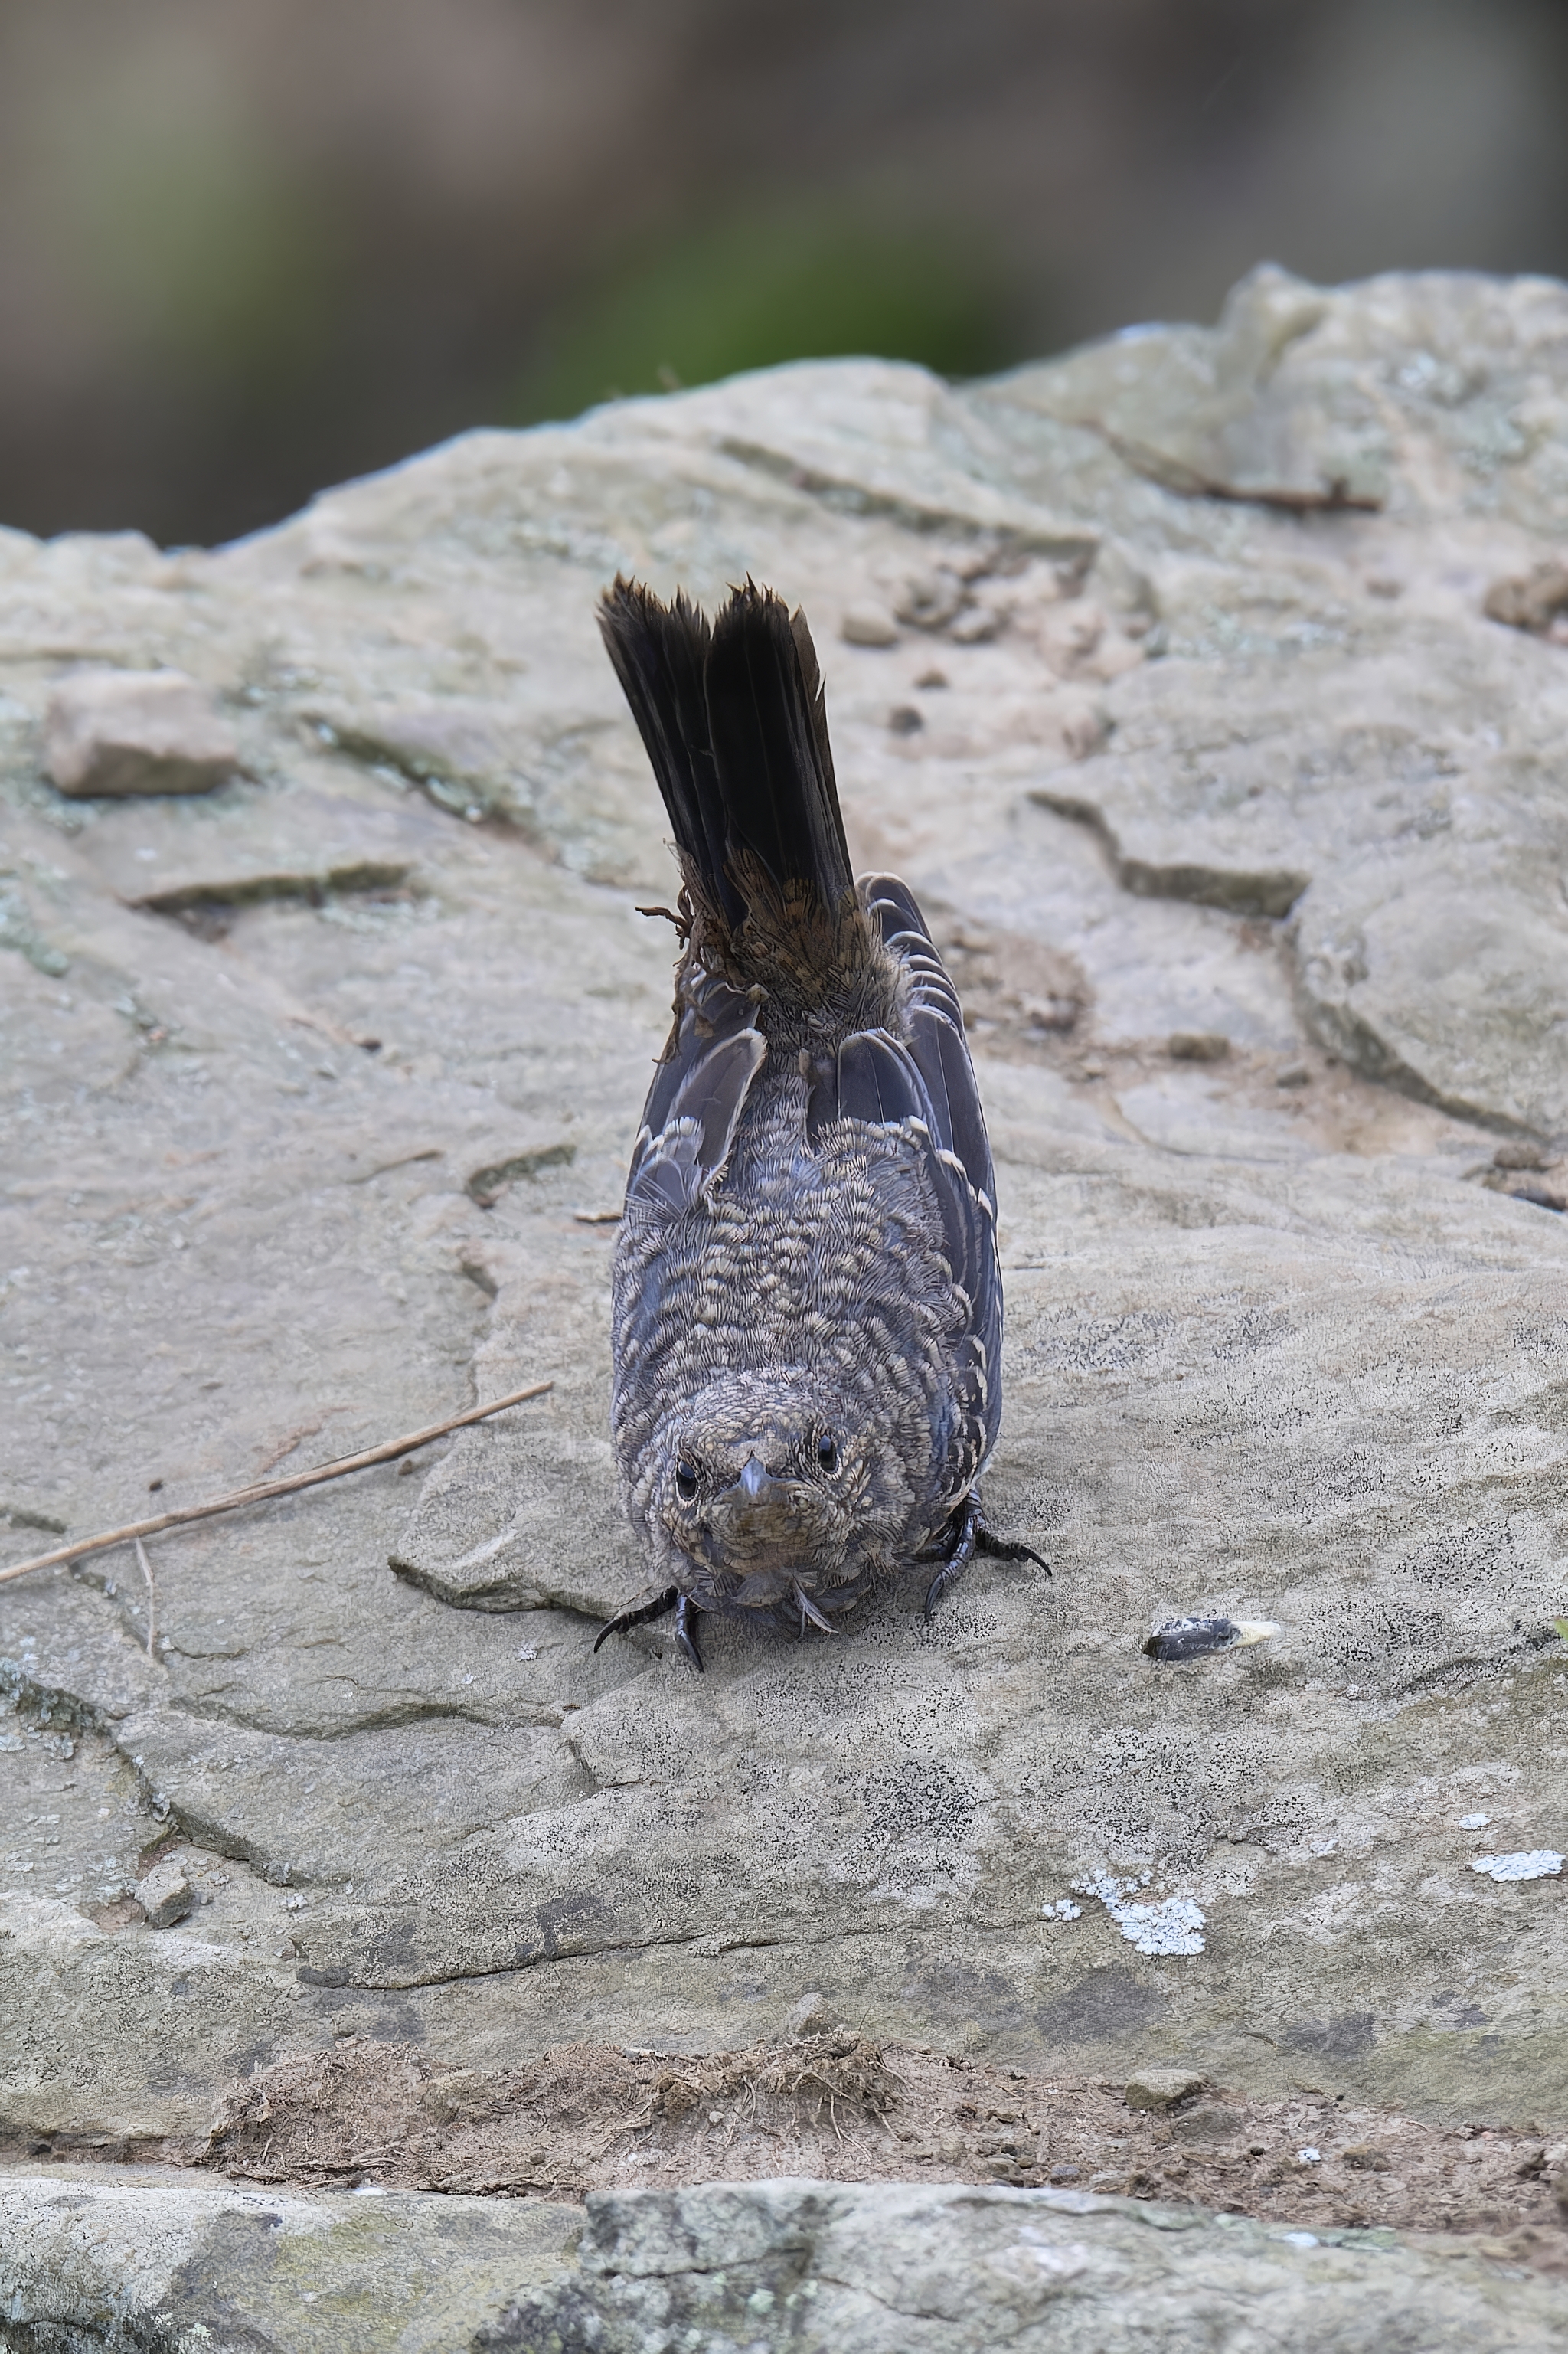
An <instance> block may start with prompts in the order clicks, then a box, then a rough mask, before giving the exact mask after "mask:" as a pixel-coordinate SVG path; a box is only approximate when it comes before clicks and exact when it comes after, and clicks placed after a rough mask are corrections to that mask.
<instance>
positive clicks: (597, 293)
mask: <svg viewBox="0 0 1568 2354" xmlns="http://www.w3.org/2000/svg"><path fill="white" fill-rule="evenodd" d="M1010 309H1011V305H1010V302H1009V300H1008V288H1007V285H1006V283H1005V281H1004V279H1003V276H1002V272H1001V267H1000V265H999V263H998V262H997V260H995V259H994V258H993V257H992V256H991V253H990V252H989V251H987V250H986V249H983V248H980V249H976V247H975V246H974V245H972V244H966V242H965V241H964V240H962V239H960V238H959V237H957V236H956V235H954V234H953V233H952V232H951V231H943V230H929V231H925V232H922V231H921V230H918V229H915V228H895V227H893V226H891V225H889V224H887V223H885V222H884V221H882V220H880V219H878V218H876V217H863V216H862V217H855V216H853V215H851V214H844V213H840V212H825V211H821V210H811V211H807V210H797V211H791V212H780V213H773V214H770V215H768V216H765V217H759V218H751V219H741V220H736V221H732V222H726V223H723V224H721V225H720V226H719V227H717V228H703V229H701V230H698V231H696V232H688V233H687V234H685V235H684V236H682V237H680V238H677V239H674V240H673V241H672V242H671V243H669V244H667V245H665V246H664V247H662V249H658V250H655V251H653V252H651V253H648V254H647V255H645V256H644V257H642V258H641V259H640V260H636V261H635V262H633V263H631V264H630V265H628V266H625V267H623V268H622V270H620V272H619V273H618V274H616V275H615V276H613V277H611V278H609V280H607V281H603V282H601V283H600V284H599V286H598V287H597V288H596V289H594V290H593V291H591V292H588V294H586V295H580V296H578V297H577V299H575V300H574V301H573V302H570V303H569V305H567V306H566V307H565V308H563V309H562V310H561V311H560V312H558V313H556V316H555V318H554V319H553V320H551V321H550V322H549V323H547V324H546V327H545V329H544V332H543V333H542V334H541V336H540V342H539V352H538V356H537V358H536V359H535V362H534V364H533V366H531V367H530V368H529V370H528V371H527V373H526V374H525V375H524V378H523V381H522V383H521V385H520V387H519V391H518V401H517V407H516V408H515V410H514V415H513V419H511V421H513V422H517V423H533V422H535V421H536V420H538V419H543V418H551V417H554V418H561V417H575V416H576V415H577V413H578V411H579V410H581V409H583V408H588V407H590V406H592V404H593V403H595V402H596V401H601V400H609V399H614V398H620V397H621V396H622V395H625V394H629V393H640V392H658V391H660V390H670V389H672V388H673V387H674V386H676V385H696V384H711V383H713V382H715V380H716V379H717V378H718V377H720V376H735V375H737V374H739V373H740V372H741V371H742V370H744V369H747V368H759V367H770V366H774V365H775V364H776V363H777V362H779V361H781V360H794V359H826V358H832V357H834V356H839V355H845V354H874V355H875V356H876V357H877V358H879V359H895V360H917V361H919V362H920V363H921V364H922V365H923V366H926V367H928V368H932V369H934V370H935V371H936V373H937V374H938V376H980V375H984V374H986V373H987V372H989V371H990V370H991V369H993V368H998V367H1001V366H1006V365H1007V363H1008V362H1009V361H1010V360H1012V359H1014V358H1017V357H1019V356H1020V353H1019V351H1018V350H1017V348H1015V336H1016V329H1014V330H1013V331H1012V333H1010V316H1009V313H1010Z"/></svg>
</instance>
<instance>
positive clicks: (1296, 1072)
mask: <svg viewBox="0 0 1568 2354" xmlns="http://www.w3.org/2000/svg"><path fill="white" fill-rule="evenodd" d="M1274 1084H1275V1086H1276V1087H1310V1086H1311V1084H1312V1074H1311V1072H1310V1071H1309V1070H1308V1068H1307V1066H1306V1064H1305V1063H1287V1065H1286V1066H1285V1068H1284V1070H1283V1071H1277V1072H1276V1074H1275V1079H1274Z"/></svg>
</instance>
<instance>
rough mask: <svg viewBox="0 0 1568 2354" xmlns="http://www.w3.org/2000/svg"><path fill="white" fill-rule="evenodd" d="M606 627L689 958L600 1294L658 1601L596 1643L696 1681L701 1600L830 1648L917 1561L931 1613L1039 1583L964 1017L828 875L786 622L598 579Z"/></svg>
mask: <svg viewBox="0 0 1568 2354" xmlns="http://www.w3.org/2000/svg"><path fill="white" fill-rule="evenodd" d="M600 626H601V628H602V630H603V632H604V640H605V644H606V646H607V648H608V650H609V658H610V661H611V662H612V663H613V664H614V666H615V671H616V674H617V676H618V677H619V679H620V684H621V685H622V687H623V688H624V689H625V692H626V698H627V701H628V702H629V703H630V705H631V710H632V715H633V716H634V717H635V719H636V721H637V725H638V726H639V728H640V729H641V735H642V740H643V743H644V744H645V745H646V747H647V749H648V757H649V758H650V760H651V761H652V765H653V773H654V776H655V778H656V779H657V780H658V784H659V790H660V792H661V793H662V796H663V801H664V807H665V809H666V811H668V813H669V819H670V823H671V826H672V828H673V832H674V837H675V852H676V856H677V858H678V859H679V862H680V869H681V893H680V898H679V902H678V905H677V907H676V909H675V910H674V911H673V913H674V919H675V922H676V924H677V927H678V929H679V933H680V938H681V943H682V947H681V955H680V960H679V963H678V965H677V967H676V972H675V1005H674V1023H673V1028H672V1030H671V1033H670V1037H669V1040H668V1043H667V1044H666V1045H665V1048H664V1051H663V1054H662V1057H661V1059H660V1063H659V1066H658V1070H657V1073H656V1075H655V1077H654V1080H653V1084H652V1088H651V1089H650V1091H649V1096H648V1101H647V1105H646V1107H645V1108H644V1110H643V1115H642V1126H641V1130H640V1132H639V1135H638V1138H637V1142H636V1145H635V1147H634V1149H633V1151H632V1156H631V1168H630V1175H629V1177H628V1181H627V1187H626V1203H625V1209H624V1214H623V1216H622V1219H621V1224H620V1235H619V1237H618V1240H617V1245H616V1257H615V1275H614V1335H613V1346H614V1361H615V1388H614V1405H613V1416H612V1421H613V1436H614V1445H615V1454H616V1460H617V1463H618V1465H619V1468H620V1479H621V1486H622V1490H623V1494H624V1497H625V1501H626V1506H627V1510H628V1511H629V1513H630V1518H631V1522H632V1524H633V1526H634V1527H635V1529H636V1530H637V1532H638V1534H639V1536H640V1537H641V1540H642V1541H643V1543H644V1544H645V1546H646V1548H647V1552H648V1554H649V1556H650V1559H651V1563H652V1568H653V1571H654V1577H655V1583H656V1587H657V1590H656V1592H654V1594H653V1596H652V1598H651V1599H644V1600H642V1601H641V1602H640V1603H637V1604H633V1605H632V1606H630V1607H628V1608H627V1609H625V1610H623V1611H622V1612H621V1613H620V1617H617V1618H614V1619H612V1620H611V1621H610V1622H609V1625H608V1626H607V1627H606V1628H604V1630H603V1633H601V1635H600V1636H599V1642H600V1643H602V1642H603V1641H604V1640H605V1638H606V1637H607V1636H609V1635H611V1634H614V1633H616V1632H618V1631H620V1630H622V1629H624V1628H630V1627H636V1626H640V1625H642V1624H644V1623H645V1622H646V1621H648V1620H650V1619H653V1618H658V1617H662V1616H663V1615H664V1614H665V1613H666V1612H669V1611H673V1612H674V1614H675V1632H676V1637H677V1638H678V1640H679V1642H680V1644H681V1646H682V1649H683V1650H684V1652H685V1654H686V1656H687V1658H688V1659H690V1660H691V1661H692V1663H693V1665H694V1667H698V1668H700V1667H701V1666H702V1657H701V1652H700V1650H699V1648H698V1641H697V1623H698V1622H697V1615H696V1614H697V1613H698V1612H700V1611H705V1610H722V1611H729V1612H741V1613H747V1614H748V1615H750V1616H752V1617H764V1618H768V1619H770V1620H772V1621H774V1622H775V1623H777V1624H778V1625H779V1626H782V1627H787V1628H794V1629H796V1630H798V1631H799V1632H800V1633H802V1634H803V1633H804V1632H805V1630H806V1628H808V1627H817V1628H822V1629H824V1630H825V1631H827V1632H832V1631H834V1630H835V1629H836V1628H837V1627H838V1626H839V1625H840V1623H841V1622H842V1619H843V1617H845V1614H846V1613H847V1612H848V1611H850V1610H851V1609H852V1608H853V1606H854V1605H855V1604H856V1603H857V1602H859V1601H861V1600H862V1599H863V1597H864V1596H866V1595H868V1594H870V1593H872V1592H873V1591H875V1590H877V1589H880V1588H883V1587H885V1586H887V1585H891V1584H892V1583H893V1582H894V1580H895V1579H896V1578H897V1577H898V1575H900V1573H901V1572H903V1571H904V1570H905V1569H906V1567H907V1566H908V1565H909V1564H911V1563H912V1562H919V1563H926V1564H935V1565H936V1573H935V1575H934V1576H933V1577H932V1578H931V1580H930V1584H929V1587H928V1590H927V1596H926V1611H927V1616H929V1615H930V1613H931V1611H932V1609H933V1607H934V1606H935V1605H936V1602H937V1600H938V1596H940V1595H941V1594H942V1593H943V1592H944V1591H945V1589H946V1588H947V1587H948V1586H949V1585H951V1584H952V1583H953V1581H954V1579H955V1578H957V1577H958V1576H959V1575H960V1574H961V1572H962V1570H963V1569H964V1567H965V1565H966V1564H967V1563H968V1562H969V1561H970V1560H971V1559H972V1557H973V1556H974V1554H975V1553H990V1554H991V1555H993V1556H995V1557H996V1558H997V1559H999V1560H1002V1561H1011V1562H1016V1561H1033V1562H1036V1563H1038V1564H1039V1565H1040V1566H1041V1567H1042V1568H1044V1567H1045V1566H1046V1564H1044V1562H1042V1561H1041V1560H1040V1556H1039V1554H1038V1553H1033V1552H1031V1551H1030V1549H1029V1548H1028V1546H1026V1545H1021V1544H1011V1543H1003V1542H1002V1541H1001V1540H1000V1539H998V1538H997V1537H996V1536H994V1535H993V1534H992V1533H991V1530H990V1528H989V1527H988V1526H987V1523H986V1520H985V1516H984V1514H983V1512H982V1511H981V1508H980V1496H979V1494H978V1492H977V1489H976V1482H977V1480H978V1479H979V1478H980V1473H981V1472H982V1471H983V1469H984V1468H985V1463H986V1458H987V1457H988V1456H989V1455H990V1453H991V1447H993V1445H994V1444H995V1440H996V1433H997V1426H998V1423H999V1421H1000V1418H1001V1273H1000V1270H999V1267H998V1265H997V1256H996V1216H995V1206H994V1205H995V1200H996V1193H995V1180H994V1177H993V1174H992V1170H991V1147H990V1144H989V1142H988V1140H987V1138H986V1129H985V1120H984V1118H983V1116H982V1114H981V1111H980V1096H979V1092H978V1090H977V1088H976V1085H975V1075H974V1069H973V1066H972V1065H971V1063H970V1061H969V1047H968V1045H967V1044H966V1042H965V1037H964V1023H963V1015H962V1013H961V1012H960V1011H959V1000H958V996H957V993H956V991H955V990H954V988H953V984H952V982H951V981H950V980H949V979H948V973H947V971H946V970H945V968H944V966H943V964H942V960H941V958H940V957H939V956H938V953H937V950H936V949H935V947H934V946H933V944H932V940H931V936H930V933H929V931H928V930H927V926H926V923H925V919H924V917H922V916H921V913H920V910H919V908H918V907H917V906H916V902H915V898H914V896H913V894H912V893H911V892H910V891H909V889H908V887H907V885H905V884H903V883H900V882H897V881H896V880H895V879H894V878H893V877H892V876H891V875H870V876H865V877H863V878H862V879H861V881H860V882H858V883H857V882H856V881H855V880H854V878H853V875H852V874H851V872H850V862H849V852H848V849H847V847H846V844H845V842H844V830H843V821H842V816H841V815H840V811H839V801H838V792H837V788H836V786H835V784H834V780H833V764H832V753H831V751H830V749H829V746H828V731H827V720H826V716H825V713H824V709H823V703H822V689H821V677H820V674H819V672H818V668H817V659H816V653H815V651H814V649H813V647H812V644H811V640H810V632H809V631H808V630H807V628H806V624H805V620H804V618H803V617H802V615H801V614H800V613H799V612H797V613H795V614H794V615H793V616H791V615H790V613H789V610H788V608H787V607H786V606H785V605H784V604H783V602H782V601H781V599H779V598H778V597H776V596H775V595H773V594H772V593H771V591H769V590H767V589H761V588H757V587H755V586H754V584H753V583H752V582H750V581H749V580H748V581H747V585H746V587H745V588H739V589H736V591H735V592H734V593H733V595H732V596H731V597H730V599H729V601H728V603H727V604H726V606H725V607H724V608H723V610H722V611H721V612H720V613H719V615H718V617H717V619H716V620H715V621H714V622H713V623H712V625H711V626H710V624H709V623H708V621H707V620H705V618H704V616H703V615H702V614H701V613H700V612H699V611H698V610H696V609H695V608H694V606H692V605H690V604H688V603H687V601H686V600H685V599H684V597H683V596H680V595H677V597H676V599H675V600H674V603H673V605H671V606H668V607H666V606H664V605H662V604H661V603H660V602H659V600H658V599H656V598H655V597H653V596H652V595H651V594H650V593H649V591H648V590H647V589H646V588H642V587H640V586H637V585H634V584H633V583H631V582H630V581H627V580H624V579H618V580H617V581H616V583H615V586H614V587H613V588H611V589H609V590H608V591H607V592H606V594H605V598H604V600H603V606H602V610H601V612H600ZM651 912H652V911H651ZM658 912H662V913H670V912H672V911H670V910H667V909H666V910H662V911H658ZM595 1648H596V1649H597V1648H598V1645H596V1646H595Z"/></svg>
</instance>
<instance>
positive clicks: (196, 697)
mask: <svg viewBox="0 0 1568 2354" xmlns="http://www.w3.org/2000/svg"><path fill="white" fill-rule="evenodd" d="M238 761H239V744H238V738H237V737H236V736H235V734H234V731H233V729H232V728H231V727H230V726H229V725H228V721H227V720H226V719H224V718H223V717H222V716H220V715H219V713H218V710H217V705H216V704H215V702H214V699H213V697H212V696H211V695H210V694H209V693H208V692H207V688H206V687H204V686H202V685H199V684H197V682H196V680H195V679H194V678H188V677H187V676H186V675H185V672H184V671H178V670H151V671H132V670H81V671H78V672H76V673H74V674H73V675H72V676H71V677H69V678H65V679H62V680H61V681H60V683H59V684H58V686H57V687H56V689H55V691H54V693H53V695H51V696H50V698H49V705H48V715H47V716H46V718H45V721H44V762H45V766H46V767H47V769H48V773H49V780H50V782H51V783H52V784H53V785H54V786H55V787H56V789H57V790H58V791H59V792H62V793H65V794H67V795H68V796H69V798H71V799H72V800H76V801H84V800H92V799H95V798H99V797H114V798H123V797H124V796H126V795H129V794H144V793H207V792H210V791H211V790H212V789H213V787H214V786H215V785H221V784H223V783H225V782H226V781H227V779H228V778H229V777H231V776H232V775H233V774H234V771H235V769H236V768H237V767H238Z"/></svg>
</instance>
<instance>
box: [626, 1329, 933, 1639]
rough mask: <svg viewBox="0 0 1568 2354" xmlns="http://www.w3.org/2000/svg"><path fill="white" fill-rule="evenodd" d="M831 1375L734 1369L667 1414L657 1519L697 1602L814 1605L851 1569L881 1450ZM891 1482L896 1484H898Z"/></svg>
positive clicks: (873, 1499) (869, 1519)
mask: <svg viewBox="0 0 1568 2354" xmlns="http://www.w3.org/2000/svg"><path fill="white" fill-rule="evenodd" d="M884 1455H885V1449H882V1450H878V1449H874V1447H872V1445H871V1444H870V1438H869V1434H868V1433H867V1432H866V1431H865V1430H864V1428H863V1423H862V1418H861V1413H860V1412H858V1411H857V1410H856V1409H854V1408H853V1407H852V1405H851V1403H850V1401H849V1399H848V1398H847V1397H846V1396H845V1395H844V1394H843V1393H842V1391H840V1390H838V1389H836V1388H835V1387H834V1385H833V1384H832V1380H831V1378H830V1379H825V1380H824V1379H820V1378H818V1377H817V1376H816V1375H814V1374H812V1375H808V1374H805V1373H797V1374H794V1375H787V1374H759V1373H734V1374H726V1375H724V1376H721V1377H720V1378H718V1379H717V1380H715V1381H713V1382H711V1383H710V1384H708V1385H707V1387H706V1388H705V1389H704V1390H702V1391H701V1392H700V1393H699V1394H698V1395H697V1396H696V1397H695V1398H694V1400H693V1401H692V1403H691V1404H690V1405H689V1406H687V1407H686V1408H685V1409H684V1411H683V1412H682V1413H681V1414H679V1415H677V1416H672V1417H671V1419H670V1422H669V1423H668V1425H667V1426H666V1429H665V1433H664V1446H663V1449H662V1462H661V1478H662V1492H661V1496H660V1500H659V1504H658V1517H659V1521H660V1522H661V1525H662V1531H663V1533H664V1535H665V1537H666V1538H667V1540H668V1542H669V1543H670V1545H671V1546H672V1548H673V1552H674V1553H675V1554H676V1555H681V1554H683V1555H685V1557H686V1562H687V1563H689V1564H690V1569H689V1572H688V1571H687V1570H686V1568H685V1565H684V1564H682V1566H681V1568H680V1569H679V1570H678V1572H677V1576H678V1582H679V1583H680V1584H681V1585H682V1586H683V1588H684V1590H685V1591H687V1592H688V1593H690V1595H691V1596H692V1597H693V1599H694V1601H695V1602H697V1603H698V1604H699V1606H701V1607H703V1608H705V1609H714V1608H723V1609H731V1610H734V1609H741V1610H751V1609H760V1610H768V1611H777V1610H779V1609H780V1608H781V1607H784V1606H789V1605H790V1604H791V1603H792V1602H793V1603H794V1604H797V1605H799V1606H800V1609H801V1611H802V1615H803V1616H804V1617H808V1618H810V1617H816V1616H817V1615H818V1613H817V1604H818V1602H819V1601H825V1600H826V1598H827V1597H830V1596H832V1593H833V1590H834V1589H835V1588H836V1587H839V1586H842V1585H844V1584H845V1583H846V1582H847V1581H848V1580H849V1579H851V1578H853V1577H855V1576H857V1575H859V1563H860V1556H861V1554H862V1553H863V1551H864V1540H865V1538H866V1537H867V1536H868V1535H872V1536H874V1532H875V1527H876V1524H877V1522H879V1521H880V1520H881V1519H882V1517H883V1515H882V1514H881V1513H880V1512H879V1511H877V1509H876V1507H877V1503H878V1501H879V1497H878V1492H877V1491H878V1490H879V1488H880V1486H881V1485H882V1484H883V1483H882V1479H881V1478H880V1477H879V1472H880V1469H881V1464H880V1459H879V1458H881V1457H882V1456H884ZM900 1484H901V1483H900Z"/></svg>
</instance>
